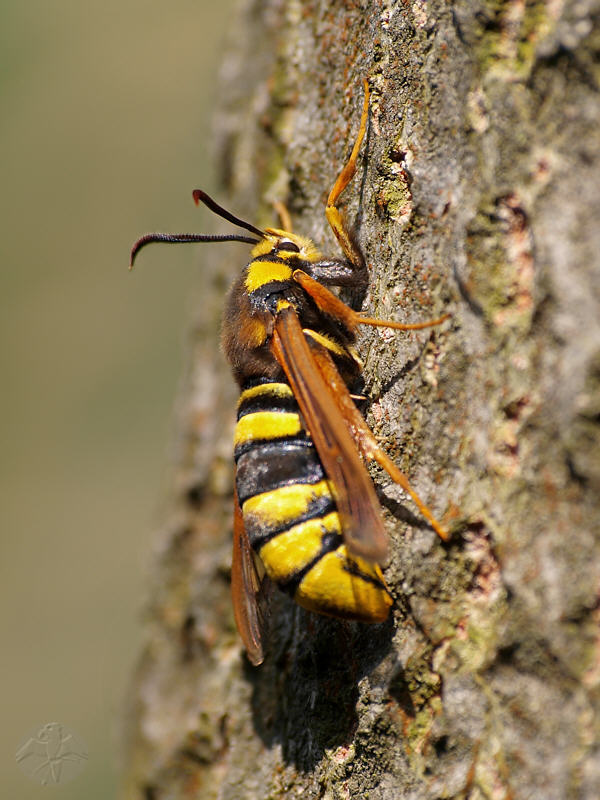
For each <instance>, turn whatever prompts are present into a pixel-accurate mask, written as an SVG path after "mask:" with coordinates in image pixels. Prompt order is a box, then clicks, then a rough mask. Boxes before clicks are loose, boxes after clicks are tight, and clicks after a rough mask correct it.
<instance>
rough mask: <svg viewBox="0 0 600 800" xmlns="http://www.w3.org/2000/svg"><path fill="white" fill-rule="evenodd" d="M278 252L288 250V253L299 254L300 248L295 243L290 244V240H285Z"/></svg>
mask: <svg viewBox="0 0 600 800" xmlns="http://www.w3.org/2000/svg"><path fill="white" fill-rule="evenodd" d="M277 250H286V251H287V252H288V253H299V252H300V248H299V247H298V245H297V244H295V243H294V242H290V240H289V239H283V240H282V241H281V242H279V244H278V245H277Z"/></svg>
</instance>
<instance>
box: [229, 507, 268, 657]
mask: <svg viewBox="0 0 600 800" xmlns="http://www.w3.org/2000/svg"><path fill="white" fill-rule="evenodd" d="M260 593H261V581H260V578H259V577H258V573H257V571H256V564H255V562H254V554H253V552H252V547H251V545H250V540H249V539H248V534H247V533H246V528H245V527H244V518H243V517H242V509H241V508H240V504H239V501H238V496H237V491H236V492H235V496H234V511H233V556H232V560H231V598H232V600H233V616H234V618H235V624H236V625H237V629H238V631H239V634H240V636H241V637H242V641H243V643H244V647H245V648H246V653H247V654H248V660H249V661H250V663H251V664H253V665H254V666H255V667H256V666H258V664H262V662H263V661H264V657H265V656H264V650H263V646H262V639H263V629H264V615H263V612H262V608H261V603H260V599H261V598H260Z"/></svg>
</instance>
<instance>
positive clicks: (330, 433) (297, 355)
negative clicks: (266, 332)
mask: <svg viewBox="0 0 600 800" xmlns="http://www.w3.org/2000/svg"><path fill="white" fill-rule="evenodd" d="M271 342H272V343H271V347H272V349H273V354H274V355H275V358H276V359H277V361H278V362H279V364H280V365H281V367H282V368H283V370H284V372H285V374H286V376H287V379H288V381H289V383H290V386H291V387H292V391H293V392H294V396H295V398H296V400H297V402H298V405H299V406H300V411H301V412H302V416H303V417H304V421H305V424H306V426H307V428H308V430H309V432H310V435H311V437H312V440H313V442H314V444H315V447H316V448H317V452H318V454H319V457H320V459H321V462H322V464H323V468H324V469H325V472H326V473H327V477H328V478H329V480H330V482H331V486H332V493H333V496H334V499H335V502H336V505H337V509H338V513H339V515H340V520H341V524H342V531H343V534H344V540H345V542H346V544H347V545H348V549H349V550H350V551H351V552H352V553H353V554H354V555H357V556H362V557H363V558H367V559H369V560H371V561H384V560H385V558H386V556H387V536H386V533H385V530H384V527H383V522H382V519H381V514H380V510H379V503H378V501H377V495H376V494H375V489H374V487H373V483H372V481H371V478H370V477H369V474H368V472H367V470H366V469H365V467H364V465H363V463H362V461H361V460H360V456H359V454H358V450H357V448H356V445H355V444H354V442H353V440H352V436H351V435H350V432H349V430H348V428H347V426H346V423H345V421H344V419H343V417H342V416H341V414H340V412H339V409H338V407H337V405H336V403H335V401H334V400H333V399H332V397H331V395H330V388H329V385H328V384H327V382H326V381H325V379H324V378H323V376H322V374H321V372H320V370H319V368H318V366H317V363H316V361H315V359H314V357H313V355H312V353H311V351H310V348H309V346H308V344H307V342H306V338H305V336H304V333H303V331H302V326H301V325H300V321H299V320H298V317H297V315H296V312H295V311H294V309H293V308H291V307H285V308H283V309H282V310H280V311H279V312H278V315H277V320H276V322H275V327H274V331H273V338H272V340H271Z"/></svg>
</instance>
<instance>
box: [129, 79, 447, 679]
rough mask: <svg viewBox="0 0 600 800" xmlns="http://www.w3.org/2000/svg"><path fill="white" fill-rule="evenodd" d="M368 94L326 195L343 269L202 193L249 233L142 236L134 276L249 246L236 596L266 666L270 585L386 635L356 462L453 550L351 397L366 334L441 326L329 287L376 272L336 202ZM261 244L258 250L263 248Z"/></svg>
mask: <svg viewBox="0 0 600 800" xmlns="http://www.w3.org/2000/svg"><path fill="white" fill-rule="evenodd" d="M368 111H369V89H368V84H367V83H366V81H365V98H364V106H363V113H362V117H361V122H360V128H359V132H358V136H357V138H356V142H355V144H354V148H353V150H352V154H351V155H350V158H349V161H348V163H347V164H346V166H345V167H344V169H343V170H342V172H341V173H340V175H339V177H338V179H337V180H336V182H335V184H334V186H333V189H332V190H331V192H330V194H329V198H328V200H327V207H326V211H325V213H326V216H327V220H328V221H329V224H330V225H331V228H332V230H333V232H334V234H335V236H336V237H337V239H338V241H339V244H340V246H341V249H342V251H343V253H344V256H345V258H343V259H335V258H324V257H323V255H322V254H321V253H320V252H319V251H318V249H317V248H316V247H315V245H314V244H313V242H312V241H311V240H310V239H307V238H305V237H303V236H299V235H297V234H295V233H293V232H292V231H291V230H290V229H291V224H290V222H289V218H288V216H287V212H285V210H283V211H282V212H281V216H282V224H283V225H284V226H285V228H287V230H282V229H278V228H265V229H264V230H260V229H258V228H256V227H254V226H253V225H251V224H249V223H247V222H244V221H243V220H241V219H239V218H237V217H235V216H233V215H232V214H230V213H229V212H228V211H226V210H225V209H223V208H221V207H220V206H219V205H217V203H215V201H214V200H212V199H211V198H210V197H208V195H206V194H205V193H204V192H202V191H201V190H195V191H194V200H195V201H196V203H199V202H202V203H204V204H205V205H206V206H208V208H210V209H211V210H212V211H213V212H215V213H216V214H218V215H220V216H221V217H224V218H225V219H226V220H228V221H229V222H232V223H233V224H234V225H236V226H238V227H241V228H244V229H245V230H247V231H249V232H250V233H251V234H253V236H252V237H249V236H243V235H237V234H231V235H222V236H217V235H215V236H210V235H204V234H161V233H153V234H148V235H146V236H143V237H142V238H141V239H139V240H138V241H137V242H136V244H135V245H134V247H133V250H132V252H131V265H133V261H134V259H135V257H136V255H137V253H138V252H139V250H140V249H141V248H142V247H144V246H145V245H146V244H149V243H151V242H216V241H241V242H247V243H248V244H252V245H253V248H252V251H251V260H250V263H249V264H248V265H247V266H246V267H244V269H243V271H242V273H241V275H240V277H239V278H238V279H237V280H236V281H235V283H234V284H233V286H232V288H231V290H230V292H229V296H228V299H227V303H226V306H225V312H224V316H223V330H222V345H223V349H224V351H225V354H226V356H227V358H228V360H229V362H230V364H231V367H232V369H233V373H234V376H235V379H236V381H237V382H238V384H239V386H240V390H241V394H240V399H239V402H238V407H237V425H236V428H235V441H234V458H235V464H236V479H235V487H236V488H235V512H234V542H233V563H232V594H233V605H234V614H235V619H236V623H237V626H238V630H239V632H240V634H241V636H242V639H243V642H244V645H245V647H246V650H247V653H248V657H249V659H250V661H251V662H252V663H253V664H260V663H261V662H262V660H263V615H262V609H261V602H260V594H261V593H260V587H261V580H260V579H259V574H258V570H257V563H256V558H255V556H258V557H259V559H260V562H262V565H263V567H264V572H265V573H266V576H268V578H269V579H270V580H271V581H273V582H275V583H276V584H277V585H278V586H279V587H280V588H281V589H283V590H285V591H286V592H288V593H289V594H290V595H291V596H292V597H293V598H294V600H295V601H296V602H297V603H299V604H300V605H301V606H303V607H304V608H307V609H309V610H311V611H316V612H319V613H321V614H328V615H331V616H334V617H339V618H342V619H349V620H359V621H362V622H381V621H383V620H384V619H386V617H387V616H388V613H389V609H390V606H391V605H392V598H391V595H390V593H389V591H388V589H387V587H386V584H385V581H384V579H383V575H382V572H381V568H380V566H379V565H380V564H381V563H382V562H383V561H384V560H385V559H386V556H387V537H386V534H385V531H384V527H383V522H382V518H381V512H380V508H379V504H378V501H377V497H376V494H375V490H374V487H373V483H372V481H371V479H370V477H369V474H368V472H367V470H366V468H365V466H364V465H363V462H362V461H361V456H362V458H363V459H368V460H374V461H376V462H377V463H379V464H380V465H381V466H382V467H383V468H384V469H385V470H386V471H387V472H388V474H389V475H390V477H391V478H392V480H394V481H395V482H396V483H398V484H399V485H400V486H401V487H402V488H403V489H404V490H405V491H406V492H408V494H409V495H410V496H411V498H412V499H413V501H414V502H415V504H416V505H417V506H418V508H419V510H420V512H421V513H422V514H423V516H424V517H425V518H426V519H427V520H428V522H429V523H430V524H431V525H432V527H433V528H434V529H435V530H436V532H437V533H438V534H439V535H440V536H441V537H442V539H446V538H447V535H446V533H445V531H444V529H443V528H442V526H441V525H440V524H439V523H438V522H437V520H436V519H435V517H434V516H433V514H432V513H431V511H430V510H429V509H428V508H427V506H426V505H425V504H424V503H423V502H422V501H421V499H420V498H419V497H418V495H417V494H416V493H415V492H414V491H413V489H412V488H411V487H410V485H409V483H408V480H407V479H406V476H405V475H404V474H403V473H402V472H401V471H400V470H399V469H398V467H397V466H396V465H395V464H394V463H393V462H392V461H391V460H390V459H389V458H388V457H387V456H386V454H385V453H384V452H383V450H382V449H381V447H380V446H379V444H378V442H377V440H376V439H375V437H374V435H373V433H372V432H371V430H370V429H369V427H368V426H367V424H366V422H365V421H364V419H363V417H362V415H361V413H360V412H359V410H358V409H357V407H356V405H355V402H354V398H353V395H352V394H351V391H350V388H349V387H352V385H353V383H355V381H356V379H357V378H358V377H359V375H360V370H361V362H360V360H359V358H358V356H357V354H356V352H355V349H354V343H355V339H356V334H357V329H358V326H359V325H376V326H384V327H388V328H395V329H397V330H420V329H422V328H428V327H431V326H432V325H438V324H440V323H441V322H443V321H444V320H445V319H447V317H448V316H449V315H448V314H446V315H444V316H442V317H440V318H439V319H435V320H430V321H427V322H421V323H418V324H414V325H404V324H402V323H398V322H391V321H383V320H378V319H373V318H370V317H366V316H363V315H362V314H360V313H358V312H356V311H354V310H352V309H351V308H350V307H349V306H347V305H346V304H345V303H343V302H342V301H341V300H340V299H339V298H338V297H337V296H336V295H335V294H333V293H332V292H331V291H330V290H329V289H328V288H327V287H328V286H334V287H354V288H356V287H362V288H364V287H365V286H366V284H367V282H368V270H367V267H366V264H365V260H364V258H363V256H362V253H361V251H360V249H359V248H358V245H357V244H356V243H355V241H354V239H353V237H352V235H351V234H350V232H349V231H348V229H347V228H346V226H345V224H344V222H343V220H342V217H341V214H340V212H339V211H338V208H337V201H338V198H339V196H340V195H341V193H342V192H343V191H344V189H345V188H346V186H347V185H348V183H349V182H350V180H351V179H352V177H353V175H354V173H355V170H356V160H357V157H358V153H359V150H360V147H361V143H362V141H363V137H364V134H365V130H366V126H367V120H368ZM254 237H255V238H254Z"/></svg>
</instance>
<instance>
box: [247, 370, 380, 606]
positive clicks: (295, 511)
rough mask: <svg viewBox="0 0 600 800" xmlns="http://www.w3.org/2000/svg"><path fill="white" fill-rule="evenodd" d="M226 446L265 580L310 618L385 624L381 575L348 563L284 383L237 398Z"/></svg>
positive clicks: (322, 479) (331, 504)
mask: <svg viewBox="0 0 600 800" xmlns="http://www.w3.org/2000/svg"><path fill="white" fill-rule="evenodd" d="M234 444H235V461H236V465H237V472H236V485H237V493H238V498H239V502H240V506H241V509H242V514H243V519H244V525H245V528H246V531H247V533H248V537H249V539H250V543H251V544H252V547H253V548H254V550H255V552H256V553H257V554H258V555H259V556H260V558H261V560H262V562H263V564H264V566H265V570H266V572H267V574H268V576H269V577H270V578H271V580H273V581H274V582H275V583H277V584H278V585H279V587H280V588H281V589H283V590H284V591H287V592H288V593H289V594H290V595H291V596H292V597H293V598H294V600H295V601H296V602H297V603H299V605H301V606H304V608H307V609H309V610H311V611H317V612H319V613H321V614H331V615H333V616H336V617H343V618H345V619H355V620H362V621H364V622H377V621H379V620H383V619H385V618H386V617H387V615H388V611H389V606H390V605H391V603H392V600H391V597H390V595H389V593H388V591H387V588H386V586H385V583H384V580H383V576H382V574H381V570H380V568H379V566H378V565H377V564H372V563H370V562H368V561H365V560H364V559H361V558H357V557H351V556H349V554H348V552H347V550H346V546H345V545H344V544H343V539H342V532H341V527H340V519H339V516H338V513H337V510H336V505H335V501H334V499H333V497H332V494H331V491H330V484H329V481H328V480H327V476H326V475H325V473H324V470H323V467H322V465H321V462H320V460H319V456H318V455H317V452H316V450H315V447H314V445H313V443H312V441H311V439H310V436H309V435H308V433H307V432H306V430H305V429H304V427H303V425H302V421H301V418H300V414H299V410H298V405H297V404H296V401H295V399H294V395H293V393H292V390H291V389H290V387H289V386H288V385H287V384H286V383H281V382H270V381H263V382H260V383H258V384H257V385H254V386H250V387H249V388H246V389H245V390H244V391H243V392H242V394H241V396H240V400H239V403H238V422H237V426H236V429H235V440H234Z"/></svg>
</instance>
